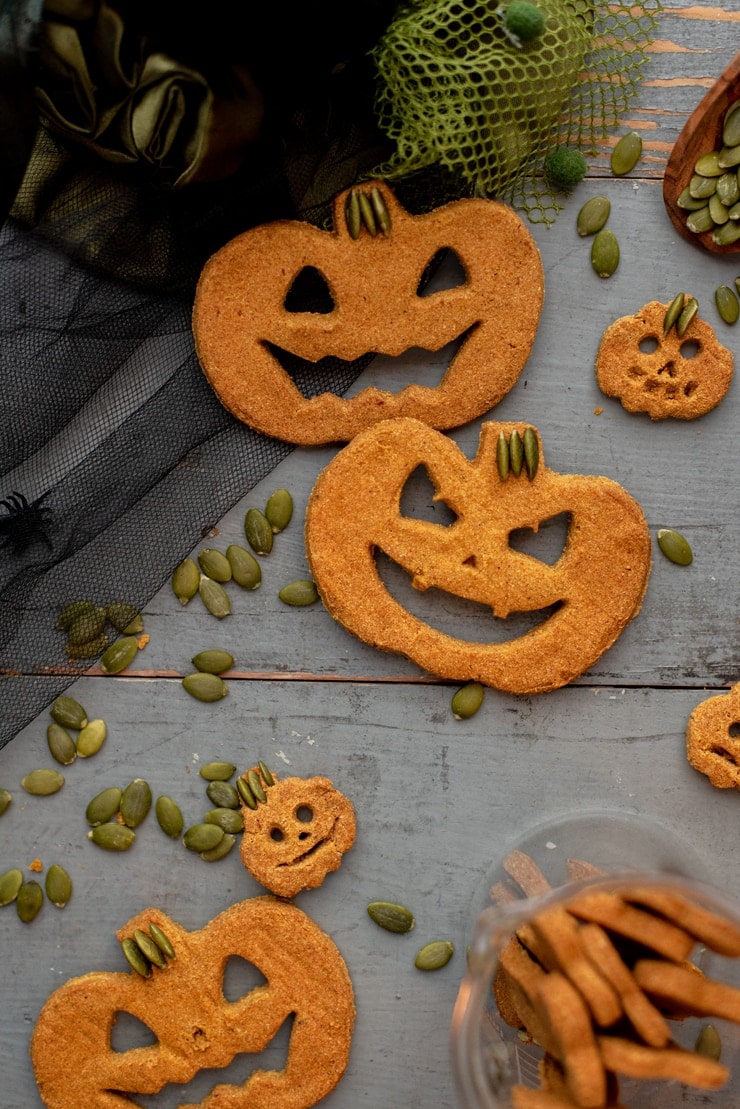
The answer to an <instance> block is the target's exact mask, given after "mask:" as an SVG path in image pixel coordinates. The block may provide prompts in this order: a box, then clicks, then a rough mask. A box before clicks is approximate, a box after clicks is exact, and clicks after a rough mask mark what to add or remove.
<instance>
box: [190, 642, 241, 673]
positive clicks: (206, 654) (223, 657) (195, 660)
mask: <svg viewBox="0 0 740 1109" xmlns="http://www.w3.org/2000/svg"><path fill="white" fill-rule="evenodd" d="M190 661H191V662H192V664H193V666H194V667H195V669H196V670H200V671H202V673H204V674H223V673H224V672H225V671H226V670H231V667H232V666H233V665H234V656H233V655H230V654H229V652H228V651H220V650H219V649H218V648H216V647H213V648H211V649H210V650H208V651H198V654H197V655H193V657H192V658H191V660H190Z"/></svg>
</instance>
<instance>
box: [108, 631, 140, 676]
mask: <svg viewBox="0 0 740 1109" xmlns="http://www.w3.org/2000/svg"><path fill="white" fill-rule="evenodd" d="M138 651H139V641H138V639H137V638H136V636H135V635H124V636H123V638H122V639H117V640H116V641H115V642H114V643H111V645H110V647H108V648H107V649H106V650H105V652H104V654H103V657H102V658H101V660H100V669H101V670H102V671H103V673H104V674H120V673H121V671H122V670H125V669H126V668H127V667H128V666H130V665H131V663H132V662H133V661H134V659H135V658H136V655H137V654H138Z"/></svg>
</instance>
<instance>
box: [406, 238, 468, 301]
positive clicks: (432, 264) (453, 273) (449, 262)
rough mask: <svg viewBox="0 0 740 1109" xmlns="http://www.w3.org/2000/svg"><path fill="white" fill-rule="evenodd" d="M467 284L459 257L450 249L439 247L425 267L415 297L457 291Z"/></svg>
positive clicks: (466, 275)
mask: <svg viewBox="0 0 740 1109" xmlns="http://www.w3.org/2000/svg"><path fill="white" fill-rule="evenodd" d="M467 283H468V274H467V270H466V269H465V266H464V264H463V261H462V259H461V257H460V255H459V254H458V253H457V251H456V250H453V249H452V247H441V248H440V249H439V250H437V251H436V252H435V254H434V256H433V257H432V258H431V259H430V261H429V262H428V263H427V265H426V266H425V268H424V272H423V273H422V275H421V280H420V281H419V285H418V288H417V290H416V295H417V296H418V297H429V296H434V295H435V294H436V293H440V292H442V291H444V290H445V289H457V288H459V287H460V286H461V285H467Z"/></svg>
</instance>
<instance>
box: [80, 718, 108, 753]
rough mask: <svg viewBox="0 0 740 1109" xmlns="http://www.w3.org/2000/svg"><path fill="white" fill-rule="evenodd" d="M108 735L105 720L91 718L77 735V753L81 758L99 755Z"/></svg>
mask: <svg viewBox="0 0 740 1109" xmlns="http://www.w3.org/2000/svg"><path fill="white" fill-rule="evenodd" d="M107 735H108V725H107V724H106V722H105V720H91V721H90V722H89V723H88V724H86V725H85V727H84V728H83V729H82V731H81V732H80V733H79V735H78V736H77V754H78V755H79V756H80V758H81V759H89V758H90V757H91V756H92V755H97V753H98V751H99V750H100V748H101V747H102V746H103V744H104V743H105V740H106V737H107Z"/></svg>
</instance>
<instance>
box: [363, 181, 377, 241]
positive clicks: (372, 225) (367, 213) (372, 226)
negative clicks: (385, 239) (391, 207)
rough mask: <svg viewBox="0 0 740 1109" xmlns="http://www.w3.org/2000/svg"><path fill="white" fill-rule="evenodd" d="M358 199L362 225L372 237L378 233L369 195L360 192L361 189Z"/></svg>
mask: <svg viewBox="0 0 740 1109" xmlns="http://www.w3.org/2000/svg"><path fill="white" fill-rule="evenodd" d="M359 201H360V214H361V215H362V222H363V224H364V226H365V227H366V228H367V229H368V231H369V232H370V234H371V235H372V236H373V237H375V236H376V235H377V233H378V224H377V221H376V219H375V210H374V209H373V206H372V202H371V200H370V197H369V196H368V195H367V193H365V192H362V190H360V193H359Z"/></svg>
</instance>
